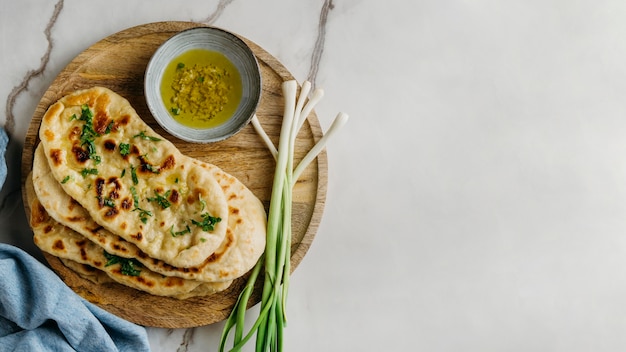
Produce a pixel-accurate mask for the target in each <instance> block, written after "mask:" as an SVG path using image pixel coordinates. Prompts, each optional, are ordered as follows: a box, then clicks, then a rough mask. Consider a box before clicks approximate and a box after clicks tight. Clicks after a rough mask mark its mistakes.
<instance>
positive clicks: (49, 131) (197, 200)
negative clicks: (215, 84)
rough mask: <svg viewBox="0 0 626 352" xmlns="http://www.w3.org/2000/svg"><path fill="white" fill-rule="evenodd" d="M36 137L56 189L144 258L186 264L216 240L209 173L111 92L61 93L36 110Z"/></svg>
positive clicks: (219, 213) (221, 212)
mask: <svg viewBox="0 0 626 352" xmlns="http://www.w3.org/2000/svg"><path fill="white" fill-rule="evenodd" d="M90 116H91V117H90ZM39 137H40V140H41V144H42V146H43V149H44V151H45V155H46V159H47V161H48V164H49V166H50V169H51V174H52V176H53V177H54V178H55V179H56V180H57V182H59V183H60V184H61V186H62V188H63V190H64V191H65V192H66V193H67V194H68V195H69V196H70V197H71V198H72V199H74V200H76V201H77V202H78V203H79V204H81V205H82V206H83V207H84V208H85V209H86V210H87V212H88V213H89V215H90V217H91V218H92V219H93V220H94V221H95V222H97V223H98V224H99V225H100V226H102V227H104V228H106V229H107V230H109V231H110V232H112V233H113V234H115V235H118V236H120V237H121V238H123V239H124V240H126V241H129V242H131V243H133V244H135V245H136V246H137V247H138V248H140V249H141V250H142V251H143V252H144V253H146V254H147V255H148V256H149V257H151V258H154V259H159V260H162V261H164V262H165V263H167V264H169V265H172V266H175V267H180V268H189V267H193V266H197V265H200V264H202V263H203V262H204V261H205V260H206V258H208V257H209V256H210V255H211V254H212V253H213V252H215V251H216V250H217V249H218V248H219V247H220V245H221V244H222V242H223V241H224V238H225V236H226V232H227V231H226V230H227V224H228V203H227V200H226V197H225V195H224V192H223V191H222V190H221V188H220V185H219V184H218V182H217V180H215V178H214V177H213V174H212V173H211V172H210V170H207V169H206V168H203V167H201V166H200V165H198V164H197V163H194V161H193V160H194V159H192V158H189V157H186V156H184V155H182V154H181V153H180V151H179V150H178V149H177V148H176V147H175V146H174V145H173V144H172V143H170V142H169V141H167V140H166V139H165V138H163V137H161V136H159V135H158V134H157V133H156V132H154V131H153V130H152V129H151V128H150V127H149V126H148V125H147V124H146V123H144V122H143V121H142V120H141V119H140V118H139V116H138V115H137V113H136V112H135V110H134V109H133V108H132V106H131V105H130V103H129V102H128V101H127V100H126V99H124V98H123V97H121V96H120V95H118V94H116V93H115V92H113V91H111V90H109V89H106V88H101V87H94V88H91V89H86V90H81V91H77V92H74V93H71V94H69V95H67V96H65V97H63V98H61V99H60V100H59V101H58V102H56V103H55V104H53V105H51V106H50V108H49V109H48V111H47V112H46V114H45V115H44V117H43V119H42V122H41V126H40V130H39ZM218 219H219V220H221V221H219V222H216V221H218ZM212 222H213V223H212ZM211 223H212V224H211ZM174 234H177V235H174Z"/></svg>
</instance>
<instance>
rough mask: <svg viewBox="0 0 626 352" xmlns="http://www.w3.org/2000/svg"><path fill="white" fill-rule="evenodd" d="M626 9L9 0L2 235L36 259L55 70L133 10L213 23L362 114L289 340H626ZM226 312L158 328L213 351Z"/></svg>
mask: <svg viewBox="0 0 626 352" xmlns="http://www.w3.org/2000/svg"><path fill="white" fill-rule="evenodd" d="M624 18H626V3H624V2H623V1H617V0H616V1H609V0H599V1H598V0H595V1H591V0H577V1H566V0H548V1H534V0H531V1H520V0H513V1H448V0H444V1H434V0H431V1H397V0H396V1H374V0H345V1H339V0H335V1H330V0H328V1H322V0H317V1H313V0H303V1H286V0H270V1H258V2H252V1H242V0H230V1H228V0H227V1H214V0H213V1H210V0H204V1H185V2H174V1H164V0H143V1H140V0H134V1H128V0H124V1H122V0H107V1H89V2H87V1H78V0H65V1H63V0H58V1H50V0H28V1H19V2H18V1H4V2H3V5H2V10H0V78H1V79H0V98H2V99H0V104H1V105H2V107H3V111H4V112H5V113H4V114H3V115H2V116H1V121H2V122H4V123H5V126H6V128H7V129H8V130H9V133H10V135H11V138H12V143H11V147H10V148H9V155H8V156H9V159H10V175H9V177H10V179H9V181H8V182H7V183H6V185H5V187H4V189H3V190H2V192H1V193H0V196H1V197H2V199H1V202H0V206H1V209H0V225H1V228H2V230H1V234H0V240H2V241H3V242H9V243H13V244H16V245H18V246H20V247H22V248H25V249H27V250H28V251H30V252H31V253H33V255H36V256H37V255H38V252H37V250H36V249H35V248H34V247H33V245H32V242H31V240H30V232H29V230H28V227H27V224H26V220H25V216H24V214H23V210H22V203H21V199H20V192H19V163H20V160H19V159H20V152H21V147H22V145H23V138H24V135H25V133H26V128H27V126H28V123H29V120H30V117H31V115H32V113H33V110H34V108H35V106H36V105H37V103H38V101H39V98H40V97H41V95H42V94H43V92H44V91H45V89H46V87H47V86H48V85H49V84H50V83H51V82H52V80H53V79H54V77H55V76H56V74H58V72H59V71H60V70H62V69H63V67H64V66H65V65H66V64H67V63H68V62H69V61H70V60H71V59H72V58H73V57H74V56H76V55H77V54H78V53H80V52H81V51H82V50H84V49H86V48H87V47H88V46H90V45H91V44H93V43H94V42H96V41H97V40H99V39H101V38H103V37H106V36H108V35H110V34H113V33H115V32H117V31H119V30H122V29H125V28H128V27H130V26H134V25H138V24H142V23H147V22H154V21H161V20H192V21H198V22H205V23H210V24H213V25H216V26H220V27H223V28H226V29H229V30H232V31H234V32H237V33H239V34H241V35H243V36H245V37H247V38H249V39H251V40H253V41H255V42H256V43H258V44H260V45H261V46H263V47H264V48H265V49H266V50H267V51H269V52H270V53H272V54H273V55H274V56H276V57H277V58H278V59H279V60H280V61H281V62H282V63H283V64H284V65H285V66H286V67H287V68H288V69H289V70H290V71H291V72H292V73H293V74H294V76H295V77H296V78H297V79H298V80H301V81H302V80H304V79H307V78H310V79H312V80H313V82H314V83H315V84H316V85H317V86H318V87H323V88H324V89H325V90H326V96H325V98H324V100H323V101H322V102H321V103H320V105H319V106H318V107H317V109H316V111H317V113H318V116H319V118H320V120H321V123H322V127H323V128H324V129H326V128H327V127H328V126H329V125H330V122H331V121H332V119H333V118H334V116H335V114H336V113H337V112H339V111H345V112H347V113H349V114H350V115H351V120H350V122H349V123H348V125H347V126H346V128H345V129H344V130H343V131H342V133H341V134H340V135H339V137H338V138H337V139H335V140H333V141H331V143H330V145H329V146H328V153H329V190H328V199H327V205H326V211H325V214H324V218H323V221H322V224H321V226H320V228H319V232H318V235H317V237H316V239H315V242H314V244H313V246H312V248H311V250H310V251H309V253H308V254H307V256H306V257H305V260H304V261H303V262H302V264H301V265H300V267H299V268H298V270H297V271H296V272H295V273H294V275H293V279H292V285H291V290H290V296H289V307H288V309H289V310H288V314H289V325H288V328H287V336H286V346H287V350H289V351H387V350H405V351H432V352H440V351H477V352H478V351H481V352H484V351H494V352H495V351H520V352H522V351H623V350H625V349H626V334H624V327H625V325H626V320H625V318H624V317H625V316H626V315H625V313H626V311H625V308H624V307H625V304H624V302H626V138H625V137H626V99H625V97H626V43H625V41H624V38H626V21H624ZM221 327H222V325H221V324H215V325H213V326H207V327H201V328H196V329H189V330H183V329H181V330H166V329H152V328H151V329H148V332H149V336H150V340H151V343H152V348H153V350H154V351H171V352H174V351H190V352H192V351H214V350H215V349H216V346H217V341H218V340H219V334H220V332H221ZM248 350H252V348H251V346H250V348H249V349H248Z"/></svg>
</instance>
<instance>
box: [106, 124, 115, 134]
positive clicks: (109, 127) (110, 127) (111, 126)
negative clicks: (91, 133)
mask: <svg viewBox="0 0 626 352" xmlns="http://www.w3.org/2000/svg"><path fill="white" fill-rule="evenodd" d="M113 126H115V124H114V123H113V121H111V122H109V124H108V125H107V128H106V129H105V130H104V134H109V133H111V130H112V129H113Z"/></svg>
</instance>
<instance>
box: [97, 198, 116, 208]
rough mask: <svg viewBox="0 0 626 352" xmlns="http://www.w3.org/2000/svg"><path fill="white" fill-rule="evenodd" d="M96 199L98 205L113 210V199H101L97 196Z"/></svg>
mask: <svg viewBox="0 0 626 352" xmlns="http://www.w3.org/2000/svg"><path fill="white" fill-rule="evenodd" d="M96 198H97V199H98V202H99V203H102V204H104V205H105V206H107V207H109V208H115V202H114V201H113V199H111V198H102V197H101V196H97V197H96Z"/></svg>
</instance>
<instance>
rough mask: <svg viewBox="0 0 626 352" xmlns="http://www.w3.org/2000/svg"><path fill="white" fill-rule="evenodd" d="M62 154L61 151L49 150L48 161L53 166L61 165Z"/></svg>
mask: <svg viewBox="0 0 626 352" xmlns="http://www.w3.org/2000/svg"><path fill="white" fill-rule="evenodd" d="M62 155H63V152H61V149H52V150H50V160H51V161H52V162H53V163H54V165H55V166H59V165H61V164H63V157H62Z"/></svg>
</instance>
